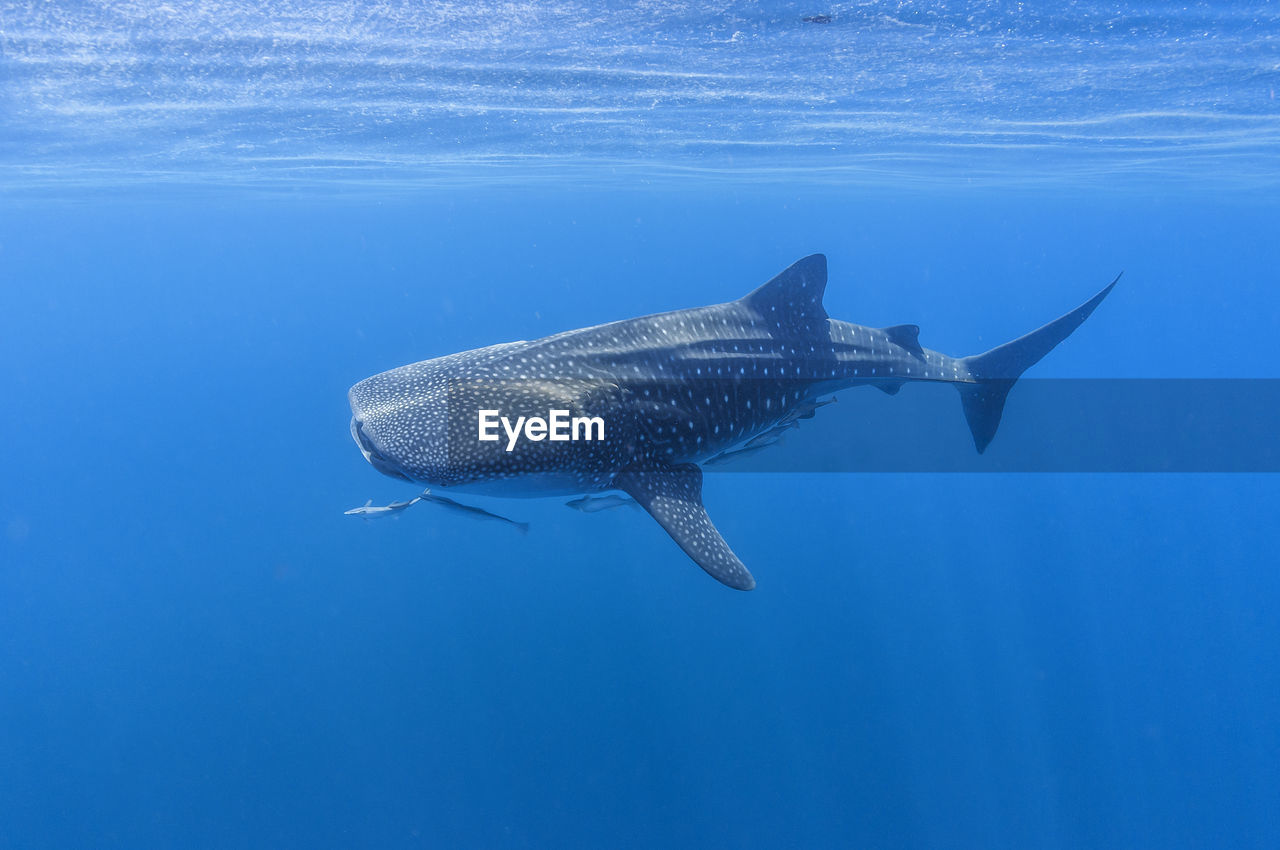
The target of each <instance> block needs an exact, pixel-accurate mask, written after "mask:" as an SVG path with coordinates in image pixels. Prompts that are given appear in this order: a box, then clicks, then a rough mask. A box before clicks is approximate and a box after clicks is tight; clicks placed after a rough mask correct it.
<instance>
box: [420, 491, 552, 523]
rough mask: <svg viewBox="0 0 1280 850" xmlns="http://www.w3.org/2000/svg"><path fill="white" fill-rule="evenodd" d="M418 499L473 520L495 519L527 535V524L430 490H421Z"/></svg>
mask: <svg viewBox="0 0 1280 850" xmlns="http://www.w3.org/2000/svg"><path fill="white" fill-rule="evenodd" d="M418 498H419V499H422V500H423V501H424V502H435V503H436V504H437V505H443V506H444V507H446V508H449V509H450V510H455V511H458V512H460V513H464V514H469V515H471V516H472V517H473V518H475V519H496V520H499V521H500V522H505V523H506V524H507V525H511V526H515V528H516V530H517V531H519V532H520V533H521V534H528V533H529V523H527V522H516V521H515V520H513V519H508V518H507V517H504V516H502V515H501V514H495V513H493V512H492V511H486V510H485V509H484V508H477V507H476V506H475V505H464V504H462V503H461V502H455V501H454V500H453V499H450V498H449V497H448V496H437V495H435V494H434V493H432V492H431V491H430V490H423V491H422V495H421V496H419V497H418Z"/></svg>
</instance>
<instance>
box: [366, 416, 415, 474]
mask: <svg viewBox="0 0 1280 850" xmlns="http://www.w3.org/2000/svg"><path fill="white" fill-rule="evenodd" d="M351 436H352V437H353V438H354V439H355V441H356V445H358V446H359V447H360V452H361V454H363V455H364V459H365V460H367V461H369V463H370V465H372V466H373V468H374V469H376V470H378V471H379V472H381V473H382V474H383V475H389V476H391V477H392V478H399V479H400V480H402V481H412V480H413V479H411V478H410V477H409V476H407V475H405V474H404V473H403V472H401V471H400V467H398V466H396V464H395V463H394V462H393V461H391V460H390V459H389V458H387V457H386V455H384V454H382V452H380V451H378V447H377V445H376V444H375V443H374V442H373V440H372V439H371V438H370V437H369V435H368V434H366V433H365V430H364V423H363V422H361V421H360V419H359V418H357V417H354V416H353V417H352V418H351Z"/></svg>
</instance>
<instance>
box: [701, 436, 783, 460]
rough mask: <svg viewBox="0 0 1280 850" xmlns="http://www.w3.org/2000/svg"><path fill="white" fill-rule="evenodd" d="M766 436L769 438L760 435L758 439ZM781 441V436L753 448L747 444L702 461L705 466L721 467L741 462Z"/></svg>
mask: <svg viewBox="0 0 1280 850" xmlns="http://www.w3.org/2000/svg"><path fill="white" fill-rule="evenodd" d="M766 436H770V435H768V434H761V435H760V437H766ZM760 437H757V438H756V439H757V440H759V439H760ZM781 440H782V437H781V436H773V437H772V438H771V439H769V440H766V441H764V442H760V443H756V445H754V446H753V445H750V444H747V445H744V446H743V447H742V448H740V449H729V450H727V451H723V452H720V454H718V455H716V456H715V457H710V458H707V459H706V460H705V461H703V463H704V464H705V465H707V466H721V465H723V464H726V463H732V462H733V461H735V460H742V459H743V458H746V457H751V456H752V455H753V454H758V453H760V452H762V451H764V450H765V449H767V448H770V447H772V446H776V445H777V444H778V443H779V442H780V441H781ZM752 442H755V441H754V440H753V441H752Z"/></svg>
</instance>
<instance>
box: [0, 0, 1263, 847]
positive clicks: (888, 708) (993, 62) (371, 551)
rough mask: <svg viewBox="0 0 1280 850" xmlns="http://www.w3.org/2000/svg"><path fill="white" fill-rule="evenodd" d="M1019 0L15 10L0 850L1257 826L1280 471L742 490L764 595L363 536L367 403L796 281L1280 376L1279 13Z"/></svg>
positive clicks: (965, 338)
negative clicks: (809, 272) (1103, 291)
mask: <svg viewBox="0 0 1280 850" xmlns="http://www.w3.org/2000/svg"><path fill="white" fill-rule="evenodd" d="M1031 5H1032V4H1020V3H976V2H970V3H955V2H952V3H944V2H921V3H912V2H895V3H875V2H873V3H860V4H854V3H835V4H825V5H823V4H817V5H805V4H793V3H777V4H759V3H739V2H734V3H721V4H709V5H698V4H692V5H686V4H677V3H651V4H649V3H647V4H622V3H605V4H572V3H556V4H539V3H468V4H430V5H422V6H419V5H413V4H398V3H377V4H339V3H327V2H310V3H273V4H258V3H251V2H244V1H243V0H241V2H230V3H207V4H204V3H201V4H181V3H171V4H150V5H148V4H137V5H118V4H106V3H95V2H74V3H73V2H67V3H52V4H39V3H32V4H27V3H3V4H0V70H2V71H3V73H2V74H0V108H2V109H3V114H4V118H3V119H2V120H0V175H3V176H2V177H0V180H3V183H2V184H0V377H2V380H3V386H4V387H5V389H6V391H7V398H8V400H9V404H8V408H7V411H8V412H7V415H6V416H5V417H4V419H3V424H2V425H0V429H2V430H0V437H2V438H3V443H2V444H3V445H4V446H5V447H6V448H5V452H4V460H3V465H2V466H0V470H2V474H0V483H2V486H0V532H2V533H0V847H15V848H27V847H77V846H90V847H227V846H253V847H315V846H339V847H397V846H429V847H615V846H618V847H650V846H682V847H683V846H713V847H836V846H841V847H843V846H871V847H915V846H960V847H1006V846H1007V847H1080V846H1125V847H1202V846H1211V847H1227V846H1230V847H1271V846H1275V845H1276V843H1277V841H1280V816H1278V815H1277V812H1280V613H1278V612H1280V604H1277V603H1278V602H1280V574H1278V573H1277V570H1276V568H1275V564H1276V561H1277V546H1276V543H1275V532H1274V528H1275V517H1276V515H1277V512H1278V508H1280V481H1277V479H1276V477H1275V476H1274V475H1267V474H1247V473H1246V474H1230V475H1227V474H1167V475H1157V474H1141V475H1139V474H1099V473H1095V472H1080V473H1065V474H1057V473H1055V474H943V473H916V474H902V473H889V474H857V473H845V472H841V473H821V472H812V471H805V472H797V473H790V474H787V473H775V474H751V473H736V474H728V473H726V474H708V476H707V482H706V502H707V504H708V507H709V510H710V511H711V513H712V515H713V516H714V518H715V520H716V523H717V525H718V527H719V528H720V529H721V531H722V532H723V533H724V535H725V537H726V538H727V539H728V540H729V541H730V542H731V543H732V544H733V545H734V547H735V550H736V551H737V552H738V554H739V555H741V556H742V558H743V560H744V561H745V562H746V563H747V564H748V566H749V567H750V568H751V569H752V571H753V572H754V574H755V576H756V578H757V579H758V581H759V587H758V588H757V589H756V590H755V591H753V592H751V593H749V594H742V593H735V592H733V591H730V590H727V589H726V588H724V587H722V586H720V585H718V584H717V583H715V582H714V581H712V580H711V579H709V578H708V577H707V576H706V575H704V574H703V573H702V571H700V570H699V569H697V568H696V567H695V566H694V565H693V564H691V563H690V562H689V561H688V559H687V558H685V556H684V555H683V554H682V553H681V552H680V551H679V550H678V549H677V548H676V547H675V545H674V544H673V543H672V542H671V541H670V540H669V539H668V538H667V536H666V535H665V534H664V533H663V532H662V531H661V530H660V529H659V528H658V527H657V526H656V525H655V524H654V523H653V522H652V521H651V520H649V519H648V518H646V517H644V516H643V515H641V514H639V513H638V512H634V511H631V510H625V509H624V510H616V511H605V512H601V513H599V514H591V515H585V514H582V513H579V512H576V511H572V510H569V509H567V508H565V507H564V505H563V500H562V499H548V500H518V501H517V500H500V499H490V500H486V501H484V502H483V504H484V505H486V506H488V507H492V508H494V509H495V510H501V511H502V512H504V513H507V514H510V515H512V516H514V517H516V518H518V519H520V520H524V521H528V522H530V524H531V526H532V530H531V531H530V532H529V534H528V535H527V536H522V535H520V534H518V533H516V532H514V531H513V530H511V529H508V528H506V527H503V526H501V525H498V524H483V523H477V522H474V521H472V520H469V519H468V518H466V517H462V516H458V515H456V514H453V513H449V512H444V511H436V510H431V509H430V506H420V507H418V508H415V509H414V510H413V511H410V512H406V513H405V514H404V515H402V516H400V517H399V518H397V519H385V520H379V521H371V522H363V521H360V520H358V519H355V518H352V517H346V516H343V514H342V512H343V511H344V510H346V509H348V508H351V507H354V506H356V505H360V504H363V503H364V502H365V501H366V500H367V499H370V498H372V499H373V500H374V502H375V504H385V503H387V502H389V501H391V500H393V499H402V498H407V497H409V496H411V495H413V494H414V493H415V492H416V488H414V487H412V486H411V485H407V484H401V483H397V482H395V481H393V480H391V479H389V478H385V477H383V476H380V475H378V474H377V473H376V472H375V471H374V470H373V469H372V468H370V467H369V465H368V464H367V463H366V462H365V461H364V459H363V458H362V457H361V456H360V453H359V451H358V450H357V448H356V446H355V445H354V444H353V443H352V442H351V437H350V434H349V433H348V428H347V422H348V417H349V415H350V413H349V410H348V407H347V400H346V390H347V388H348V387H349V386H350V385H351V384H353V383H354V382H356V381H358V380H360V379H362V378H364V377H366V376H368V375H370V374H373V373H374V372H377V371H380V370H383V369H387V368H390V367H393V366H397V365H400V364H404V363H408V362H412V361H416V360H420V359H424V358H427V357H433V356H436V355H442V354H447V353H451V352H454V351H459V350H463V349H468V348H474V347H478V346H483V345H488V344H491V343H495V342H500V341H507V340H513V339H531V338H534V337H537V336H541V335H545V334H549V333H553V332H556V331H560V330H565V329H569V328H575V327H581V326H586V325H590V324H595V323H599V322H604V321H609V320H613V319H620V318H627V317H631V316H637V315H642V314H645V313H651V312H656V311H661V310H668V309H675V308H682V307H693V306H699V305H702V304H710V303H715V302H719V301H724V300H728V299H731V298H736V297H738V296H740V295H742V294H745V293H746V292H747V291H749V290H750V289H752V288H753V287H755V286H756V285H758V284H759V283H761V282H763V281H764V280H765V279H767V278H769V277H770V276H772V275H773V274H775V273H776V272H777V271H778V270H780V269H781V268H783V267H785V266H786V265H787V264H789V263H790V262H792V261H794V260H795V259H797V258H799V257H801V256H804V255H806V254H809V253H812V252H815V251H822V252H825V253H826V254H827V256H828V258H829V262H830V269H831V282H830V285H829V287H828V292H827V297H826V305H827V309H828V311H829V312H830V314H831V315H832V316H835V317H839V318H843V319H847V320H850V321H856V322H859V323H863V324H868V325H877V326H879V325H888V324H894V323H900V322H916V323H918V324H920V325H921V327H922V329H923V330H922V336H921V339H922V341H923V342H925V344H926V345H928V346H930V347H931V348H935V349H938V350H942V351H946V352H951V353H955V354H969V353H973V352H977V351H981V350H985V349H987V348H990V347H991V346H993V345H996V344H999V343H1001V342H1004V341H1006V340H1008V339H1011V338H1013V337H1015V336H1017V335H1019V334H1021V333H1023V332H1025V331H1027V330H1029V329H1031V328H1033V327H1036V326H1037V325H1039V324H1041V323H1042V322H1044V321H1046V320H1047V319H1050V318H1052V317H1054V316H1057V315H1059V314H1060V313H1061V312H1063V311H1064V310H1065V309H1068V308H1070V307H1072V306H1074V305H1076V304H1078V303H1079V302H1080V301H1081V300H1083V299H1084V298H1085V297H1087V296H1088V295H1090V294H1092V293H1093V292H1095V291H1096V290H1097V289H1099V288H1100V287H1101V286H1102V285H1104V284H1106V283H1107V282H1108V281H1110V280H1111V279H1112V278H1113V277H1114V276H1115V274H1116V273H1117V272H1119V271H1121V270H1123V271H1124V273H1125V275H1124V278H1123V280H1122V285H1121V286H1119V287H1118V288H1117V289H1116V291H1115V292H1114V294H1113V295H1112V296H1111V297H1110V298H1109V300H1108V301H1107V302H1106V303H1105V304H1104V305H1103V306H1102V307H1101V308H1099V310H1098V311H1097V313H1096V314H1095V315H1094V316H1093V317H1092V318H1091V319H1090V320H1089V321H1088V322H1087V323H1086V324H1085V325H1084V326H1083V327H1082V328H1081V329H1080V330H1079V331H1078V332H1077V333H1076V334H1075V335H1074V336H1072V338H1071V339H1069V340H1068V341H1066V342H1065V343H1063V344H1062V345H1061V346H1060V347H1059V348H1058V349H1057V350H1055V351H1054V352H1053V353H1052V354H1051V355H1050V356H1049V357H1048V358H1046V359H1045V361H1044V362H1043V363H1041V364H1039V365H1038V366H1037V367H1036V369H1035V372H1034V373H1033V374H1034V375H1035V376H1037V377H1052V378H1079V377H1084V378H1094V379H1110V378H1126V379H1132V378H1199V379H1228V378H1229V379H1239V378H1277V377H1280V375H1277V370H1276V367H1275V363H1274V359H1273V358H1274V353H1273V350H1272V349H1273V342H1274V339H1275V336H1276V329H1277V327H1280V289H1278V288H1277V287H1276V283H1277V282H1278V280H1277V269H1280V244H1277V240H1276V239H1275V230H1276V225H1275V222H1276V221H1280V200H1278V196H1277V187H1278V186H1280V179H1278V178H1280V140H1278V139H1277V130H1278V128H1280V106H1277V103H1276V101H1275V96H1274V91H1275V89H1276V88H1280V23H1278V21H1277V11H1276V9H1275V8H1274V6H1273V5H1272V4H1267V3H1202V4H1192V5H1188V6H1186V7H1168V8H1166V7H1164V6H1162V5H1139V4H1121V5H1119V6H1117V5H1115V4H1112V5H1110V6H1107V5H1104V4H1101V3H1089V2H1085V3H1051V4H1039V5H1038V6H1037V8H1031ZM814 15H824V16H826V17H827V18H829V20H828V22H827V23H814V22H806V21H804V18H805V17H806V16H809V17H812V16H814ZM913 389H916V388H910V387H909V388H907V389H906V390H904V391H903V394H902V395H903V397H904V398H905V397H906V396H907V394H908V393H910V392H912V391H913ZM870 392H871V391H870V390H869V389H863V390H861V391H850V392H847V393H842V394H841V400H840V405H841V406H844V405H850V406H853V407H854V409H856V406H857V405H858V404H859V403H860V400H861V399H862V398H863V397H864V396H865V394H867V393H870ZM876 395H877V396H878V395H879V394H876ZM880 401H881V400H880V399H879V398H878V397H877V399H876V402H877V403H880ZM1017 403H1018V396H1017V394H1016V390H1015V394H1014V395H1013V396H1012V397H1011V400H1010V414H1009V415H1010V417H1011V420H1010V421H1009V422H1008V423H1007V424H1006V427H1009V426H1012V425H1015V424H1016V423H1015V422H1014V421H1013V419H1012V417H1014V416H1015V413H1016V405H1017ZM944 413H946V414H947V415H946V417H945V421H942V420H940V421H939V422H938V423H937V427H938V429H939V431H940V432H941V431H942V430H943V429H951V430H953V429H955V428H957V427H962V426H960V425H959V423H961V422H962V417H961V412H960V408H959V405H958V404H955V405H954V406H953V407H952V408H950V410H949V411H944ZM1122 426H1123V423H1117V427H1122ZM951 430H948V433H951ZM804 433H805V432H804V429H801V431H799V432H797V433H796V434H795V435H794V436H793V437H789V439H795V440H802V439H803V437H804ZM1242 433H1248V434H1249V435H1251V438H1252V437H1254V436H1255V435H1256V432H1255V431H1247V432H1242ZM1013 436H1014V435H1013V434H1006V433H1002V434H1001V435H1000V436H998V437H997V438H996V439H997V445H996V447H995V448H998V446H999V442H1000V440H1001V437H1010V438H1012V437H1013ZM1023 438H1025V435H1023Z"/></svg>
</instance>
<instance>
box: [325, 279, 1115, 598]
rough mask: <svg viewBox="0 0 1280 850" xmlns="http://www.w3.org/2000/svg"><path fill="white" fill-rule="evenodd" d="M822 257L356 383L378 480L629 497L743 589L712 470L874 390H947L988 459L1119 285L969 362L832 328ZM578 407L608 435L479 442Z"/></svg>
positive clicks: (355, 410) (362, 431) (513, 492)
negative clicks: (733, 296)
mask: <svg viewBox="0 0 1280 850" xmlns="http://www.w3.org/2000/svg"><path fill="white" fill-rule="evenodd" d="M826 284H827V261H826V258H825V257H824V256H823V255H821V254H814V255H812V256H810V257H805V258H804V259H802V260H800V261H799V262H797V263H795V264H794V265H792V266H791V267H790V268H788V269H787V270H786V271H784V272H782V273H781V274H779V275H778V276H777V277H775V278H774V279H773V280H771V281H769V282H768V283H766V284H765V285H763V286H761V287H760V288H759V289H756V290H755V291H753V292H751V293H750V294H748V295H746V296H745V297H743V298H740V299H738V300H737V301H730V302H728V303H725V304H716V305H713V306H710V307H699V308H696V309H692V310H677V311H674V312H670V313H659V314H657V315H653V316H644V317H642V318H638V319H628V320H626V321H621V322H612V323H609V324H605V325H597V326H595V327H590V328H582V329H580V330H574V331H566V332H564V333H559V334H555V335H554V336H549V337H544V338H543V339H538V340H533V341H532V342H511V343H505V344H502V345H493V346H489V347H488V348H480V349H476V350H473V351H464V352H461V353H458V354H450V355H448V356H446V357H437V358H435V359H434V360H424V361H422V362H421V363H414V364H412V365H409V366H401V367H400V368H398V369H392V370H390V371H388V372H383V373H381V374H378V375H374V376H373V377H371V378H366V379H365V380H363V381H361V382H360V383H358V384H356V385H355V386H354V387H352V388H351V391H350V393H349V398H350V402H351V411H352V414H353V417H352V420H351V433H352V436H353V437H354V438H355V440H356V443H357V444H358V445H359V446H360V449H361V451H362V452H363V453H364V456H365V458H366V459H367V460H368V461H369V462H370V463H371V464H372V465H373V466H374V467H375V468H376V469H378V470H379V471H380V472H383V473H385V474H387V475H390V476H392V477H395V478H398V479H403V480H407V481H413V482H419V483H424V484H428V485H431V486H432V487H437V488H441V489H447V490H449V491H460V492H482V493H490V494H495V495H506V496H550V495H561V496H563V495H580V494H584V493H596V492H600V491H604V490H621V491H623V492H625V493H627V494H628V495H629V496H631V497H632V498H633V499H635V501H636V502H637V503H638V504H639V505H640V506H641V507H642V508H644V509H645V510H646V511H648V512H649V514H650V515H652V516H653V518H654V519H656V520H657V521H658V523H659V524H660V525H661V526H662V527H663V528H664V529H666V531H667V533H669V534H670V535H671V537H672V539H674V540H675V542H676V543H677V544H679V546H680V548H681V549H683V550H684V551H685V552H686V553H687V554H688V555H689V557H690V558H692V559H693V560H694V561H695V562H696V563H697V564H698V566H700V567H702V568H703V569H704V570H706V571H707V572H708V573H710V574H711V575H712V576H714V577H715V578H716V579H718V580H719V581H721V582H723V583H724V584H726V585H728V586H730V587H734V588H738V589H740V590H750V589H751V588H753V587H755V579H753V578H752V576H751V573H750V572H748V571H747V568H746V567H745V566H744V565H743V563H742V561H740V560H739V559H738V556H737V555H735V554H734V552H733V550H732V549H730V548H729V545H728V543H726V542H725V540H724V538H723V537H721V536H720V532H719V531H717V530H716V527H715V526H714V525H713V524H712V522H711V519H710V518H709V517H708V515H707V511H706V509H705V508H704V507H703V504H702V471H701V469H700V467H699V464H700V463H703V462H705V461H707V460H709V459H713V458H717V457H724V455H725V453H726V452H732V451H734V450H735V449H746V450H749V451H753V450H756V449H759V448H761V447H763V446H764V445H767V443H768V441H769V440H770V439H771V437H770V435H777V434H779V433H781V431H784V430H786V429H788V428H790V427H793V426H794V424H795V423H796V421H797V420H798V419H801V418H805V417H808V416H812V415H813V414H814V412H815V410H816V408H817V407H818V406H819V404H820V402H819V401H818V399H819V397H821V396H824V395H829V394H830V393H832V392H833V391H835V390H839V389H844V388H846V387H851V386H858V385H863V384H867V385H872V386H875V387H878V388H879V389H881V390H884V391H886V392H889V393H894V392H897V391H898V389H900V388H901V387H902V385H903V384H906V383H910V382H914V381H931V382H943V383H949V384H952V385H954V386H955V387H956V388H957V389H958V390H959V391H960V401H961V404H962V406H963V408H964V414H965V417H966V419H967V420H968V423H969V429H970V431H971V432H972V434H973V440H974V444H975V446H976V447H977V449H978V451H979V452H981V451H983V450H984V449H986V447H987V445H988V443H990V442H991V438H992V437H993V436H995V432H996V427H997V426H998V425H999V424H1000V416H1001V412H1002V411H1003V409H1004V404H1005V398H1006V396H1007V395H1008V392H1009V389H1010V387H1012V386H1013V384H1014V382H1015V381H1016V380H1017V379H1018V377H1019V376H1020V375H1021V374H1022V373H1023V371H1024V370H1026V369H1027V368H1028V367H1030V366H1031V365H1032V364H1034V363H1036V362H1037V361H1038V360H1040V358H1042V357H1043V356H1044V355H1045V354H1047V353H1048V352H1049V351H1050V350H1051V349H1053V348H1054V346H1056V345H1057V344H1058V343H1060V342H1062V340H1064V339H1066V338H1067V336H1069V335H1070V334H1071V332H1072V331H1074V330H1075V329H1076V328H1077V327H1079V326H1080V324H1081V323H1082V322H1083V321H1084V320H1085V319H1086V318H1088V316H1089V314H1090V313H1092V312H1093V310H1094V308H1095V307H1097V306H1098V304H1099V303H1101V301H1102V299H1103V298H1105V297H1106V296H1107V294H1108V293H1109V292H1110V291H1111V289H1112V287H1114V286H1115V281H1112V283H1111V284H1110V285H1109V286H1107V287H1106V288H1105V289H1103V290H1102V291H1101V292H1099V293H1098V294H1097V295H1095V296H1094V297H1093V298H1091V299H1089V300H1088V301H1086V302H1085V303H1084V304H1082V305H1081V306H1079V307H1077V308H1076V309H1075V310H1072V311H1071V312H1069V313H1067V314H1066V315H1064V316H1062V317H1061V318H1058V319H1056V320H1054V321H1052V322H1050V323H1049V324H1047V325H1045V326H1044V327H1042V328H1040V329H1039V330H1036V331H1032V332H1031V333H1029V334H1027V335H1026V336H1023V337H1021V338H1019V339H1016V340H1014V341H1012V342H1009V343H1006V344H1004V345H1002V346H999V347H998V348H994V349H992V350H991V351H988V352H986V353H985V354H978V355H974V356H972V357H950V356H948V355H946V354H941V353H939V352H937V351H931V350H929V349H927V348H923V347H921V345H920V342H919V340H918V338H917V337H918V334H919V330H920V329H919V328H918V327H916V326H915V325H895V326H893V327H887V328H869V327H863V326H861V325H855V324H851V323H849V322H842V321H839V320H838V319H832V318H830V317H828V316H827V312H826V310H825V309H824V308H823V305H822V296H823V291H824V290H825V288H826ZM481 410H496V411H500V412H501V413H502V414H503V415H505V416H508V417H509V418H510V419H511V420H512V421H515V420H516V419H517V417H520V416H525V417H533V416H540V417H546V416H547V414H548V411H552V410H561V411H568V412H569V413H570V414H571V415H572V416H575V417H579V416H581V417H598V418H600V419H602V420H603V421H604V435H603V437H604V438H603V439H597V440H555V441H553V440H550V439H540V440H539V439H524V440H520V441H517V442H516V443H515V445H514V447H513V448H511V450H508V445H509V444H508V441H507V440H506V438H505V436H504V438H503V439H501V440H493V441H485V440H481V439H480V438H479V437H480V434H479V431H478V428H477V416H478V413H479V411H481Z"/></svg>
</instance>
